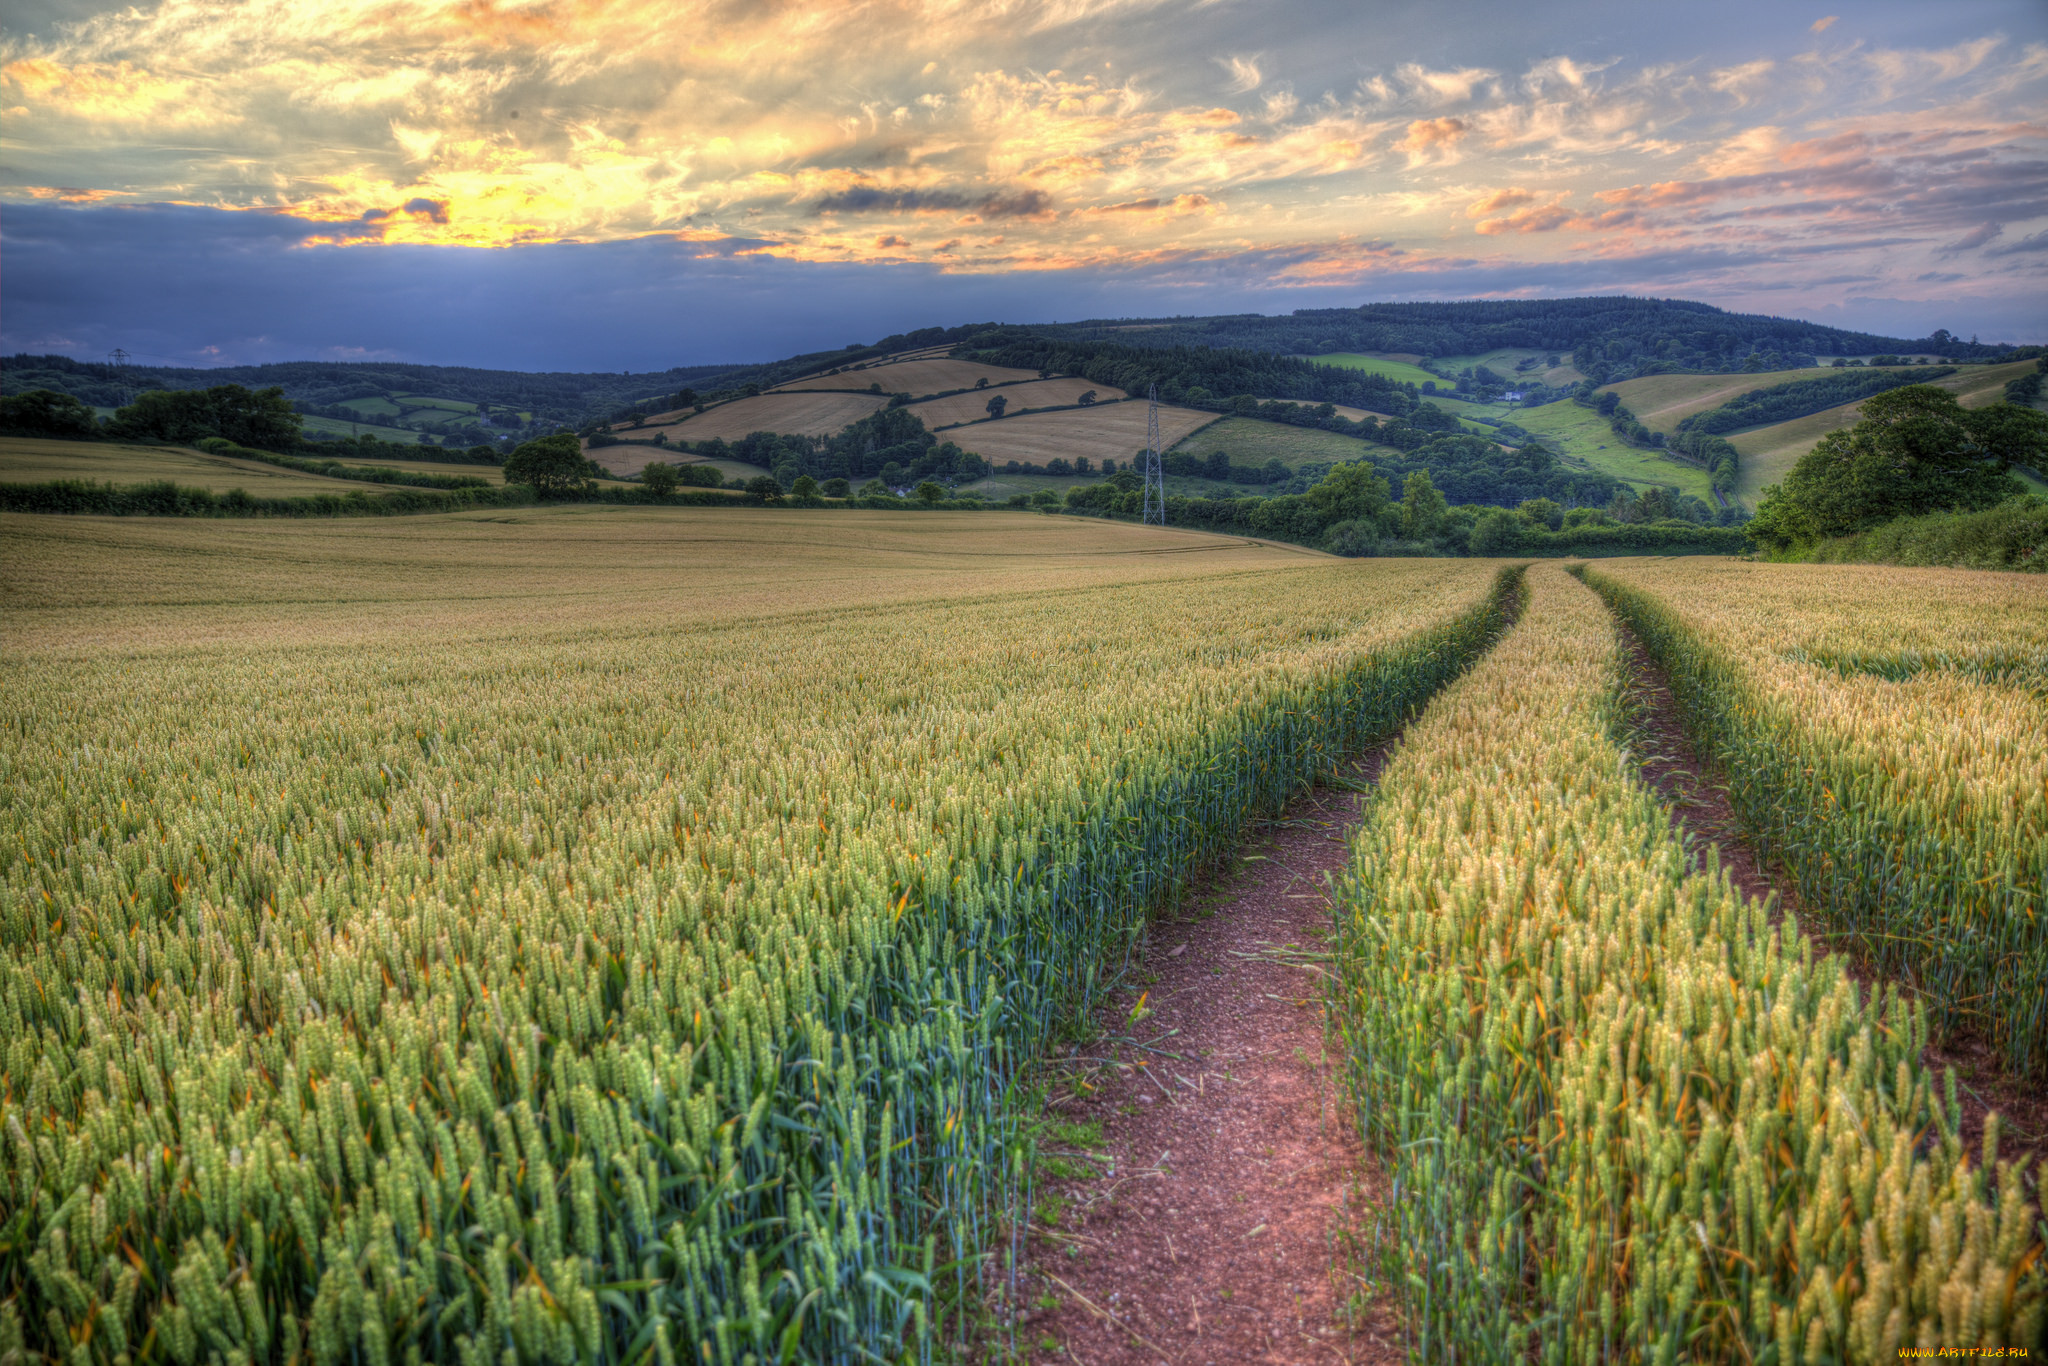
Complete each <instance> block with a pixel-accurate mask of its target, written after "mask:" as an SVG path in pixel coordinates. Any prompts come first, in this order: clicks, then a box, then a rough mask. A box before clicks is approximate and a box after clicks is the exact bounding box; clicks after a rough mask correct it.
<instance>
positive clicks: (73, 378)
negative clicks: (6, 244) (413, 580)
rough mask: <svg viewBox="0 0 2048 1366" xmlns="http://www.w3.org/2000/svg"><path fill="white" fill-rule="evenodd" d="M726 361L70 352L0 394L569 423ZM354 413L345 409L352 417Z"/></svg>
mask: <svg viewBox="0 0 2048 1366" xmlns="http://www.w3.org/2000/svg"><path fill="white" fill-rule="evenodd" d="M730 368H731V367H730V366H720V365H699V366H688V367H679V368H676V369H672V370H663V371H656V372H654V373H651V374H639V375H627V374H619V375H613V374H587V373H586V374H576V373H563V372H555V373H528V372H525V371H519V370H480V369H475V368H472V367H469V366H455V365H401V364H397V363H394V362H384V361H378V362H372V363H363V364H356V363H340V362H328V361H286V362H283V363H281V364H276V365H228V366H221V367H218V368H215V369H190V368H178V367H166V366H146V365H130V366H127V367H125V368H123V369H121V370H116V369H115V368H114V367H113V366H111V365H103V364H99V363H97V362H93V361H77V360H72V359H71V358H70V357H68V356H31V355H25V354H23V355H14V356H9V357H8V358H7V359H6V360H4V361H0V392H4V393H7V394H19V393H25V392H27V391H29V390H32V389H49V390H53V391H55V392H57V393H66V394H71V395H73V396H74V397H76V398H79V399H82V400H84V401H85V402H87V403H90V404H92V405H94V406H96V407H101V408H118V407H120V406H121V405H122V404H124V403H127V402H129V401H130V400H131V399H133V398H134V397H135V396H136V395H137V394H140V393H143V392H146V391H149V390H177V389H206V388H212V387H214V386H217V385H222V384H241V385H245V386H248V387H250V388H268V387H271V386H273V385H274V386H276V387H278V388H281V389H283V390H284V393H285V397H286V398H288V399H291V400H293V401H294V402H295V403H297V404H299V405H300V409H301V411H304V412H309V413H318V414H321V415H323V416H324V415H330V414H336V413H340V412H345V411H346V410H344V409H337V408H336V406H335V405H338V404H342V403H345V402H347V401H348V400H350V399H364V398H384V397H387V396H389V395H391V394H394V393H401V394H431V395H433V396H435V397H436V398H448V399H456V400H459V401H461V402H466V403H475V404H479V405H484V404H488V405H490V406H492V407H496V408H509V409H517V410H520V411H524V412H530V413H532V414H533V418H534V425H537V426H575V425H576V424H577V423H579V422H581V421H583V420H584V417H585V415H586V414H588V413H591V412H598V411H606V412H608V411H610V410H612V409H614V408H618V407H621V406H624V405H628V404H631V403H632V402H634V401H635V400H638V399H642V398H645V397H647V396H649V395H650V394H656V393H660V394H667V393H671V392H674V391H675V390H678V389H681V388H683V387H684V386H685V385H688V384H691V383H695V382H700V381H702V380H703V379H705V378H707V377H711V376H716V375H718V374H720V373H722V372H723V371H725V370H728V369H730ZM351 416H352V415H351Z"/></svg>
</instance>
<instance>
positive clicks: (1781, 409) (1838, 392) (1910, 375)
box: [1678, 365, 1955, 436]
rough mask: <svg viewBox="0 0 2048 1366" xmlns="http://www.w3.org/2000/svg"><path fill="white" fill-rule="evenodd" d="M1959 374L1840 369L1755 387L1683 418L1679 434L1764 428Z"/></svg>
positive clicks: (1937, 370) (1939, 370) (1943, 370)
mask: <svg viewBox="0 0 2048 1366" xmlns="http://www.w3.org/2000/svg"><path fill="white" fill-rule="evenodd" d="M1954 373H1955V367H1954V366H1952V365H1944V366H1938V367H1935V368H1933V369H1926V370H1919V371H1900V370H1865V369H1857V370H1848V369H1845V370H1838V371H1835V372H1834V373H1832V374H1827V375H1820V376H1817V377H1815V378H1813V379H1795V380H1789V381H1787V382H1786V383H1784V384H1774V385H1772V386H1771V387H1770V388H1768V389H1751V390H1750V391H1749V392H1748V393H1745V394H1739V395H1737V396H1736V397H1734V398H1731V399H1729V400H1728V401H1727V402H1726V403H1724V404H1722V405H1721V406H1720V407H1718V408H1709V409H1707V410H1706V411H1705V412H1701V413H1693V414H1691V415H1689V416H1687V417H1684V418H1681V419H1680V420H1679V423H1678V430H1679V431H1681V432H1691V431H1699V432H1705V433H1707V434H1709V435H1713V436H1718V435H1720V434H1722V433H1724V432H1733V431H1739V430H1741V429H1742V428H1744V427H1762V426H1766V425H1768V424H1770V423H1773V422H1789V421H1791V420H1792V419H1793V418H1795V417H1807V416H1809V415H1811V414H1813V413H1824V412H1826V411H1827V410H1828V409H1830V408H1837V407H1840V406H1841V405H1842V404H1844V403H1855V402H1857V401H1858V400H1859V399H1865V398H1869V397H1870V396H1871V395H1872V394H1881V393H1884V392H1885V391H1886V390H1887V389H1898V388H1902V387H1903V386H1905V385H1908V384H1925V383H1926V382H1928V381H1929V380H1936V379H1945V378H1947V377H1948V376H1950V375H1953V374H1954Z"/></svg>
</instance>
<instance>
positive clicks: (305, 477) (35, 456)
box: [0, 436, 489, 498]
mask: <svg viewBox="0 0 2048 1366" xmlns="http://www.w3.org/2000/svg"><path fill="white" fill-rule="evenodd" d="M395 468H404V469H410V468H413V467H412V466H410V465H405V464H400V465H397V466H395ZM472 469H473V471H474V472H475V473H478V474H483V475H484V476H485V477H486V478H488V477H489V475H488V473H487V472H486V471H487V467H485V466H475V467H468V466H465V467H464V470H465V472H471V471H472ZM53 479H90V480H94V481H97V482H99V483H106V484H151V483H156V482H158V481H161V480H165V479H168V480H170V481H172V482H173V483H176V484H182V485H184V486H185V487H186V488H195V489H206V490H207V491H209V492H211V493H226V492H228V491H229V490H231V489H246V490H247V491H248V492H250V493H253V494H256V495H257V496H259V497H263V498H286V497H290V496H291V495H293V494H300V493H338V492H344V491H346V490H348V489H373V488H377V487H378V485H376V484H363V483H357V482H356V481H355V480H353V479H329V478H327V477H326V476H325V475H319V474H302V473H300V472H299V471H297V470H288V469H284V468H282V467H280V466H277V465H266V464H264V463H263V462H262V461H260V460H230V459H228V458H227V457H226V456H220V455H208V454H207V453H206V452H204V451H195V450H191V449H189V448H187V447H184V446H131V445H127V444H126V443H123V442H117V441H53V440H49V439H47V438H44V437H34V436H7V437H0V482H4V483H9V484H42V483H47V482H49V481H51V480H53Z"/></svg>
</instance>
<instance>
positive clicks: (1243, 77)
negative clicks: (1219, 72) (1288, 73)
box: [1216, 56, 1265, 95]
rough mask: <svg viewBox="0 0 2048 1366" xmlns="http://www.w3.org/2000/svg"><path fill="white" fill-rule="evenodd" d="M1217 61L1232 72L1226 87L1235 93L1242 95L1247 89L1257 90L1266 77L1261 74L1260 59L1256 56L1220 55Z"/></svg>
mask: <svg viewBox="0 0 2048 1366" xmlns="http://www.w3.org/2000/svg"><path fill="white" fill-rule="evenodd" d="M1216 62H1217V65H1219V66H1221V67H1222V68H1223V69H1224V70H1225V71H1228V72H1229V73H1230V82H1229V84H1228V85H1226V86H1225V87H1224V89H1226V90H1228V91H1229V92H1230V93H1231V94H1233V95H1242V94H1244V93H1245V92H1246V91H1250V90H1257V89H1258V88H1259V83H1260V82H1261V81H1263V80H1264V79H1265V77H1264V76H1262V75H1260V74H1259V59H1258V58H1257V57H1255V56H1254V57H1218V58H1217V59H1216Z"/></svg>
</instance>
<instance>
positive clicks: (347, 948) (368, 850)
mask: <svg viewBox="0 0 2048 1366" xmlns="http://www.w3.org/2000/svg"><path fill="white" fill-rule="evenodd" d="M1492 578H1493V573H1492V571H1491V570H1489V569H1487V568H1485V567H1483V566H1477V565H1448V564H1415V565H1410V566H1405V567H1402V566H1378V567H1374V568H1373V569H1372V570H1371V571H1370V572H1362V571H1361V570H1359V569H1358V568H1357V567H1353V566H1341V565H1340V566H1317V567H1309V568H1302V569H1289V570H1284V571H1273V572H1260V573H1238V574H1219V575H1215V576H1213V577H1210V578H1207V579H1200V580H1195V581H1187V582H1181V583H1177V584H1174V585H1172V586H1171V587H1170V588H1169V587H1166V586H1154V587H1143V588H1136V589H1123V590H1120V591H1118V592H1115V593H1108V592H1103V591H1099V590H1089V591H1082V592H1061V593H1053V594H1045V595H1041V596H1040V597H1038V598H1035V599H1007V600H1001V601H995V602H990V603H982V604H977V603H973V602H958V603H953V604H926V605H924V606H922V607H920V608H918V609H917V610H915V611H897V612H881V611H869V610H857V611H839V612H821V613H816V614H812V615H809V616H797V617H792V618H785V619H783V620H781V621H777V622H767V623H760V622H756V623H748V624H743V625H740V626H736V627H732V628H729V629H711V630H706V629H697V630H689V629H675V628H669V629H662V628H659V627H652V626H635V625H622V626H618V627H606V628H603V629H599V630H593V631H589V632H585V633H581V634H571V635H544V636H533V635H514V636H512V637H510V638H507V639H503V640H499V641H492V640H489V639H474V640H471V641H469V642H468V643H466V644H465V645H464V646H463V647H462V648H450V647H449V646H448V645H447V644H446V643H445V642H441V641H437V640H434V639H431V638H427V639H420V640H417V641H414V642H412V643H410V644H405V645H398V646H391V647H387V648H380V649H378V650H374V651H357V650H352V649H349V648H345V647H335V646H305V645H295V644H291V643H289V641H288V640H287V639H284V638H279V639H277V640H275V641H273V640H272V639H270V638H267V637H265V636H264V635H263V634H262V633H260V632H259V633H254V634H252V635H251V636H250V638H249V639H248V640H247V641H246V642H245V643H243V644H241V645H239V646H235V647H231V648H217V649H209V650H198V651H193V652H189V653H186V654H177V655H168V656H166V655H159V656H155V657H152V658H150V659H148V660H147V661H146V663H145V662H143V661H141V660H140V659H137V658H129V657H126V656H123V655H121V654H119V653H110V654H106V655H101V656H93V655H91V654H90V653H88V654H87V655H86V657H84V658H81V659H77V660H71V661H65V660H46V661H21V660H16V661H14V662H13V663H12V664H11V665H10V666H8V674H7V682H8V693H9V697H10V699H11V709H10V713H9V715H8V716H7V718H6V720H7V725H6V726H5V728H4V730H0V946H4V953H0V1221H4V1222H0V1357H5V1356H7V1354H8V1353H9V1352H14V1351H26V1352H27V1353H29V1354H30V1357H31V1359H35V1358H42V1359H49V1360H57V1359H62V1360H64V1361H66V1362H78V1363H87V1362H98V1363H106V1364H107V1366H113V1364H114V1363H120V1362H124V1361H125V1362H133V1363H144V1362H165V1361H176V1362H178V1363H181V1366H190V1364H191V1363H195V1362H200V1361H207V1362H213V1361H221V1362H232V1361H260V1360H273V1361H286V1362H298V1361H311V1362H319V1363H323V1364H326V1363H337V1362H351V1363H356V1362H361V1363H383V1362H398V1361H449V1362H455V1361H460V1362H465V1363H468V1362H485V1361H488V1362H491V1363H494V1364H497V1363H506V1362H522V1361H532V1362H538V1361H564V1362H566V1361H571V1360H575V1361H602V1362H628V1361H630V1362H641V1361H650V1362H662V1363H667V1362H670V1361H678V1360H692V1361H699V1362H709V1363H721V1364H723V1363H737V1362H739V1361H742V1360H746V1359H748V1358H750V1357H751V1358H752V1359H755V1360H769V1359H781V1360H791V1359H802V1360H818V1361H853V1360H874V1359H878V1358H879V1359H896V1358H898V1357H900V1356H901V1355H903V1354H905V1353H909V1354H911V1355H913V1356H915V1355H917V1354H918V1353H920V1352H924V1351H928V1350H929V1348H930V1346H931V1340H932V1333H933V1328H934V1323H933V1314H934V1311H935V1309H937V1308H939V1307H941V1306H942V1305H943V1304H944V1303H945V1301H946V1299H947V1298H948V1297H949V1296H952V1297H957V1296H959V1295H961V1294H964V1293H967V1292H968V1290H970V1289H971V1286H972V1276H973V1274H974V1265H975V1263H974V1262H973V1261H972V1259H973V1258H974V1257H975V1256H976V1255H977V1254H978V1253H979V1252H980V1251H981V1250H982V1249H984V1248H985V1246H986V1245H987V1243H988V1240H989V1236H990V1233H991V1230H992V1227H993V1224H992V1220H993V1219H995V1218H996V1217H997V1216H998V1215H999V1214H1000V1213H1001V1211H1002V1209H1003V1208H1004V1205H1005V1202H1006V1201H1008V1200H1009V1199H1011V1198H1012V1195H1013V1193H1012V1192H1011V1191H1010V1190H1009V1189H1008V1184H1007V1183H1008V1182H1009V1181H1010V1180H1011V1178H1012V1175H1013V1174H1014V1173H1015V1172H1016V1171H1017V1170H1019V1168H1018V1163H1019V1162H1020V1160H1021V1151H1020V1149H1019V1140H1018V1139H1017V1137H1016V1132H1015V1128H1014V1124H1013V1119H1014V1116H1013V1115H1012V1114H1011V1113H1010V1111H1009V1110H1008V1108H1007V1107H1006V1096H1005V1094H1004V1087H1005V1082H1006V1079H1007V1078H1008V1077H1009V1076H1010V1075H1012V1073H1013V1070H1014V1066H1015V1064H1016V1062H1017V1060H1018V1059H1019V1057H1020V1056H1021V1055H1022V1054H1023V1053H1025V1052H1028V1051H1029V1050H1031V1049H1032V1048H1034V1047H1036V1046H1037V1045H1038V1044H1039V1043H1040V1042H1041V1041H1042V1039H1043V1037H1044V1035H1045V1034H1046V1032H1047V1031H1048V1030H1049V1029H1050V1028H1052V1027H1053V1026H1054V1024H1055V1023H1056V1021H1057V1020H1058V1019H1060V1018H1061V1017H1062V1016H1063V1015H1064V1014H1065V1013H1066V1012H1069V1011H1073V1010H1077V1009H1084V1008H1085V1007H1086V1006H1087V1004H1088V1002H1089V1001H1090V1000H1091V999H1092V997H1093V996H1094V995H1095V994H1096V993H1097V991H1098V990H1099V989H1100V985H1101V982H1102V980H1103V974H1104V973H1105V972H1107V971H1113V970H1114V964H1115V954H1116V951H1117V950H1118V948H1119V946H1120V945H1122V944H1124V943H1126V942H1128V939H1129V937H1130V935H1131V934H1132V933H1133V932H1134V931H1135V930H1136V928H1137V926H1138V925H1139V924H1140V923H1141V922H1142V919H1143V916H1144V914H1145V911H1146V909H1147V907H1148V905H1150V904H1151V903H1152V902H1154V901H1156V900H1157V899H1159V898H1160V897H1163V896H1166V895H1170V894H1171V893H1172V891H1173V889H1174V888H1175V887H1176V886H1178V885H1179V883H1180V881H1181V879H1183V878H1184V877H1185V876H1186V875H1187V874H1188V872H1189V871H1190V870H1191V868H1193V867H1194V866H1195V865H1197V864H1198V863H1200V862H1201V861H1203V860H1204V859H1207V858H1209V857H1212V856H1214V855H1215V854H1216V853H1218V852H1219V851H1220V850H1222V849H1223V848H1224V847H1226V846H1227V845H1228V843H1229V841H1230V840H1231V839H1232V838H1233V837H1234V835H1235V833H1236V832H1237V830H1238V829H1239V827H1240V826H1241V824H1242V822H1243V821H1244V820H1245V819H1246V818H1247V817H1249V816H1250V815H1252V814H1253V813H1255V812H1258V811H1261V810H1265V809H1270V808H1271V807H1272V806H1273V805H1274V804H1276V803H1278V802H1279V801H1281V800H1282V799H1284V797H1285V796H1286V794H1287V793H1288V792H1289V791H1290V790H1292V789H1293V788H1294V787H1295V786H1297V785H1298V784H1299V783H1301V782H1302V781H1304V780H1305V779H1307V778H1309V777H1311V776H1313V775H1314V774H1316V773H1318V772H1321V771H1323V770H1325V769H1327V768H1328V767H1329V766H1330V765H1331V764H1332V763H1333V762H1334V761H1335V759H1336V757H1337V755H1338V753H1339V752H1340V751H1341V750H1343V749H1344V748H1346V747H1348V746H1350V745H1353V744H1357V743H1361V742H1363V741H1365V740H1367V739H1370V738H1373V737H1375V736H1377V735H1379V734H1383V733H1385V732H1387V731H1388V730H1390V729H1391V728H1392V727H1394V726H1395V725H1397V724H1398V723H1399V722H1400V721H1401V720H1402V719H1403V717H1404V716H1405V715H1407V714H1408V713H1409V712H1410V710H1411V709H1412V708H1413V707H1415V706H1416V705H1417V704H1419V703H1420V702H1421V701H1422V700H1423V699H1424V698H1426V697H1427V696H1428V695H1429V694H1430V692H1431V691H1433V690H1434V689H1435V688H1436V687H1438V686H1439V685H1440V684H1441V683H1442V682H1444V681H1445V680H1446V679H1447V678H1449V677H1450V676H1452V675H1453V674H1454V673H1455V672H1456V671H1457V670H1459V669H1460V668H1462V667H1463V666H1464V665H1465V663H1466V662H1467V661H1468V660H1469V659H1470V658H1471V657H1472V656H1473V655H1474V654H1475V653H1476V652H1477V651H1478V650H1479V649H1480V648H1481V647H1482V646H1483V644H1484V642H1485V640H1486V639H1487V638H1488V636H1489V633H1490V632H1491V631H1492V629H1493V627H1494V626H1495V624H1496V623H1497V620H1498V616H1499V598H1498V594H1497V593H1496V591H1495V590H1494V589H1493V588H1492V587H1490V584H1491V582H1492Z"/></svg>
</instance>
